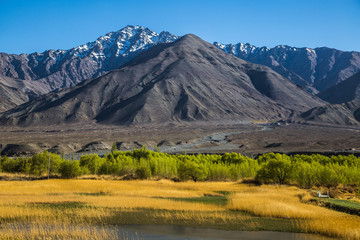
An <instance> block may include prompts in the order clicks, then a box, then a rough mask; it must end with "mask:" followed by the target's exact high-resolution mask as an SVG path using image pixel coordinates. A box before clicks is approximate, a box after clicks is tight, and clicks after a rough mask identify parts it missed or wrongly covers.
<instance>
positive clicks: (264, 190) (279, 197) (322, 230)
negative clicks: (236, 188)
mask: <svg viewBox="0 0 360 240" xmlns="http://www.w3.org/2000/svg"><path fill="white" fill-rule="evenodd" d="M300 196H301V197H300ZM309 198H310V196H309V194H308V193H307V192H306V191H305V190H300V189H298V188H295V187H286V186H263V187H259V188H253V189H249V190H248V191H244V192H239V193H234V194H232V195H231V196H230V198H229V204H228V209H230V210H240V211H246V212H249V213H252V214H254V215H256V216H262V217H276V218H287V219H297V225H298V228H299V229H301V230H302V231H304V232H311V233H319V234H322V235H326V236H330V237H336V238H343V239H360V217H357V216H351V215H348V214H345V213H340V212H336V211H333V210H329V209H325V208H322V207H319V206H315V205H311V204H309V203H306V202H307V200H308V199H309Z"/></svg>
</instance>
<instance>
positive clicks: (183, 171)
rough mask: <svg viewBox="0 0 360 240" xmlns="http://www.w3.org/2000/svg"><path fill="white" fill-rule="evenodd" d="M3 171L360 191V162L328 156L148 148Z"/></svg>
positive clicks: (3, 163) (14, 163) (0, 162)
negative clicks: (168, 151) (247, 180)
mask: <svg viewBox="0 0 360 240" xmlns="http://www.w3.org/2000/svg"><path fill="white" fill-rule="evenodd" d="M0 172H7V173H23V174H29V175H36V176H42V175H46V174H49V175H51V176H55V175H56V176H60V177H62V178H75V177H78V176H81V175H86V174H95V175H113V176H125V177H127V178H134V179H151V178H152V179H153V178H157V179H160V178H165V179H173V180H177V181H187V180H193V181H237V180H240V179H244V178H252V179H254V180H255V181H256V182H258V183H277V184H286V183H293V184H296V185H298V186H299V187H301V188H310V187H312V186H326V187H332V186H337V185H339V184H344V185H356V186H360V158H359V157H356V156H354V155H347V156H344V155H338V156H331V157H327V156H323V155H320V154H313V155H299V154H298V155H293V156H288V155H285V154H279V153H267V154H263V155H261V156H259V157H257V158H250V157H247V156H243V155H241V154H238V153H225V154H224V155H218V154H198V155H186V154H176V155H172V154H166V153H161V152H157V151H156V152H154V151H150V150H147V149H146V148H142V149H135V150H134V151H126V152H122V151H115V150H114V151H112V152H111V153H109V154H106V155H105V156H104V157H99V156H98V155H97V154H88V155H83V156H81V158H80V160H68V159H65V158H64V157H63V156H60V155H58V154H54V153H49V152H43V153H39V154H35V155H33V156H32V157H28V158H24V157H19V158H9V157H6V156H5V157H0Z"/></svg>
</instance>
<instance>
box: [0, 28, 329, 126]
mask: <svg viewBox="0 0 360 240" xmlns="http://www.w3.org/2000/svg"><path fill="white" fill-rule="evenodd" d="M323 104H324V103H323V102H322V101H321V100H320V99H318V98H316V97H315V96H312V95H310V94H308V93H307V92H305V91H303V90H302V89H300V88H298V87H297V86H296V85H294V84H293V83H291V82H290V81H289V80H287V79H285V78H283V77H282V76H281V75H279V74H278V73H276V72H274V71H273V70H271V69H270V68H268V67H266V66H262V65H256V64H252V63H250V62H246V61H243V60H241V59H240V58H237V57H235V56H233V55H231V54H228V53H226V52H224V51H222V50H220V49H218V48H216V47H215V46H213V45H212V44H210V43H207V42H205V41H203V40H201V39H200V38H198V37H197V36H195V35H191V34H189V35H185V36H184V37H182V38H180V39H179V40H177V41H175V42H172V43H167V44H158V45H156V46H154V47H152V48H150V49H148V50H146V51H144V52H142V53H140V54H139V55H138V56H137V57H135V58H134V59H132V60H131V61H129V62H128V63H127V64H125V65H123V66H122V67H120V68H119V69H117V70H114V71H112V72H110V73H108V74H105V75H104V76H101V77H98V78H94V79H89V80H86V81H83V82H81V83H79V84H78V85H76V86H74V87H71V88H68V89H64V90H61V91H58V92H51V93H48V94H46V95H43V96H41V97H40V98H37V99H35V100H33V101H31V102H28V103H26V104H23V105H21V106H19V107H16V108H14V109H12V110H10V111H8V112H5V113H4V114H2V115H0V123H1V124H2V125H20V126H29V125H31V126H35V125H38V126H43V125H52V124H66V123H79V122H88V121H96V122H97V123H101V124H111V125H113V124H115V125H131V124H142V123H162V122H167V123H168V122H174V123H176V122H183V121H195V120H205V121H208V120H221V121H224V120H237V121H253V120H270V119H271V120H276V119H281V118H286V117H288V116H291V115H293V114H294V113H297V112H298V113H300V112H303V111H306V110H308V109H310V108H313V107H316V106H321V105H323Z"/></svg>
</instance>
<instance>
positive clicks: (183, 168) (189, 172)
mask: <svg viewBox="0 0 360 240" xmlns="http://www.w3.org/2000/svg"><path fill="white" fill-rule="evenodd" d="M178 174H179V177H180V179H181V180H188V179H189V178H191V179H192V180H193V181H194V182H196V181H202V180H205V178H206V172H205V169H204V166H203V165H202V164H199V163H197V162H195V161H190V160H185V161H184V162H181V163H180V165H179V170H178Z"/></svg>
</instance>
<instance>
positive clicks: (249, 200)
mask: <svg viewBox="0 0 360 240" xmlns="http://www.w3.org/2000/svg"><path fill="white" fill-rule="evenodd" d="M310 198H311V197H310V195H309V193H308V192H307V191H306V190H301V189H298V188H295V187H287V186H265V185H263V186H260V187H259V186H252V185H246V184H240V183H234V182H203V183H201V182H197V183H193V182H183V183H174V182H171V181H168V180H160V181H115V180H43V181H1V182H0V238H1V239H42V238H44V237H45V236H46V239H68V238H72V239H114V238H119V237H120V238H123V239H127V237H126V236H119V235H118V232H117V231H116V228H115V227H116V226H120V225H124V224H159V225H164V224H165V225H166V224H174V225H182V226H192V227H194V226H196V227H207V228H219V229H226V230H246V231H259V230H269V231H290V232H309V233H316V234H320V235H324V236H330V237H335V238H342V239H359V238H360V217H356V216H352V215H348V214H345V213H340V212H336V211H332V210H328V209H325V208H322V207H319V206H314V205H311V204H309V203H308V202H307V201H308V199H310Z"/></svg>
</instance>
